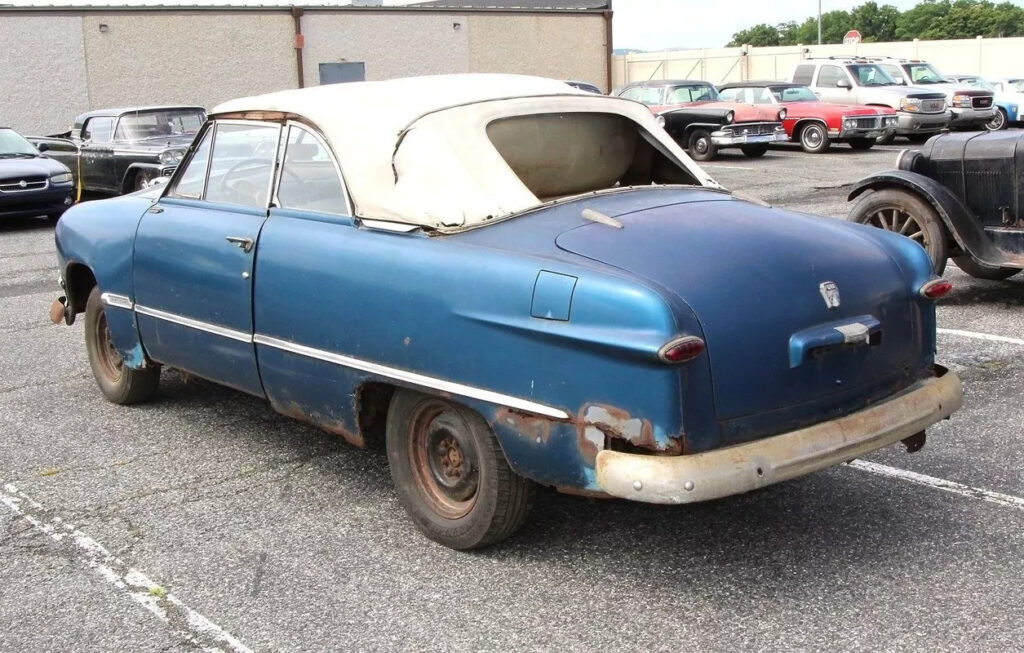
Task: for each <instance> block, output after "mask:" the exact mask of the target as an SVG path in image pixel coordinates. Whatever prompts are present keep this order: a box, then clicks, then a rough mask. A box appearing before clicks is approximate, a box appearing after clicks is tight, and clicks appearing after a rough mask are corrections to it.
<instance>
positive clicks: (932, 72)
mask: <svg viewBox="0 0 1024 653" xmlns="http://www.w3.org/2000/svg"><path fill="white" fill-rule="evenodd" d="M903 69H904V70H906V71H907V75H909V76H910V83H911V84H946V83H948V82H946V78H945V77H943V76H942V73H940V72H939V71H938V70H936V69H935V66H933V65H931V64H930V63H908V64H906V65H905V66H904V67H903Z"/></svg>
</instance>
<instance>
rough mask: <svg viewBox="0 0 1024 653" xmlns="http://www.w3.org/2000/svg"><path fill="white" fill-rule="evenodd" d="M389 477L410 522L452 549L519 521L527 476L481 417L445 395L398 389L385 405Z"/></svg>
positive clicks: (511, 528)
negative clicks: (515, 466) (511, 463)
mask: <svg viewBox="0 0 1024 653" xmlns="http://www.w3.org/2000/svg"><path fill="white" fill-rule="evenodd" d="M386 430H387V436H386V441H387V450H388V464H389V467H390V469H391V478H392V479H393V480H394V482H395V489H396V490H397V491H398V496H399V498H400V499H401V501H402V505H403V506H404V507H405V509H406V511H408V513H409V516H410V517H412V519H413V522H415V524H416V527H417V528H419V529H420V530H421V531H422V532H423V533H424V534H425V535H426V536H427V537H429V538H430V539H432V540H434V541H436V542H440V543H441V544H444V545H445V546H448V547H451V548H453V549H473V548H477V547H481V546H486V545H488V544H493V543H494V542H498V541H500V540H503V539H505V538H507V537H509V536H510V535H512V533H514V532H515V531H516V530H518V528H519V527H520V526H521V525H522V524H523V522H524V521H525V520H526V515H527V513H528V512H529V508H530V503H531V501H532V496H533V483H532V482H531V481H529V480H527V479H525V478H523V477H521V476H518V475H517V474H516V473H515V472H513V471H512V469H511V468H510V467H509V465H508V462H507V461H506V460H505V455H504V453H503V452H502V450H501V447H500V446H499V444H498V441H497V440H496V439H495V437H494V434H493V433H492V432H491V429H490V427H489V426H488V424H487V422H485V421H484V419H483V418H482V417H481V416H480V415H479V414H477V413H476V412H474V411H472V410H470V409H469V408H467V407H465V406H463V405H461V404H457V403H454V402H451V401H447V400H444V399H439V398H437V397H432V396H429V395H425V394H421V393H418V392H413V391H411V390H397V391H396V392H395V394H394V397H393V398H392V399H391V404H390V405H389V407H388V421H387V429H386Z"/></svg>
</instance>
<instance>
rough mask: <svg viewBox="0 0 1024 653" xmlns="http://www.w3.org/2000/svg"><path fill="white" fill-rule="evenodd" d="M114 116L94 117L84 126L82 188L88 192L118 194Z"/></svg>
mask: <svg viewBox="0 0 1024 653" xmlns="http://www.w3.org/2000/svg"><path fill="white" fill-rule="evenodd" d="M113 135H114V118H113V117H112V116H93V117H92V118H89V119H88V120H86V121H85V124H84V125H82V145H81V154H80V156H81V157H82V186H83V188H85V189H86V190H91V191H104V192H116V191H118V190H119V187H118V185H117V184H116V183H114V181H113V179H114V148H113V145H112V144H111V141H112V140H113Z"/></svg>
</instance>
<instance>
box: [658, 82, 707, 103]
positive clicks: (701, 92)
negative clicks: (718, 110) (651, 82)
mask: <svg viewBox="0 0 1024 653" xmlns="http://www.w3.org/2000/svg"><path fill="white" fill-rule="evenodd" d="M717 99H718V91H716V90H715V87H714V86H711V85H710V84H688V85H686V86H673V87H671V88H670V89H669V91H668V96H667V97H666V98H665V104H682V103H684V102H714V101H715V100H717Z"/></svg>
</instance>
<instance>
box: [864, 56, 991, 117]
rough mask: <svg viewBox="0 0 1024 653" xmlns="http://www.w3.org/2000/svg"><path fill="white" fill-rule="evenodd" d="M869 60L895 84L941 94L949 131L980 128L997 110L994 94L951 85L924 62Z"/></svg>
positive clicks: (887, 59) (981, 89)
mask: <svg viewBox="0 0 1024 653" xmlns="http://www.w3.org/2000/svg"><path fill="white" fill-rule="evenodd" d="M870 59H871V60H872V61H876V62H877V63H878V65H879V66H881V67H882V70H884V71H885V72H887V73H889V76H890V77H892V78H893V79H895V80H896V82H897V83H899V84H903V85H913V86H919V87H921V88H928V89H934V90H936V91H942V92H943V93H945V94H946V106H948V107H949V110H950V112H951V113H952V114H953V118H952V119H951V120H950V121H949V127H950V129H968V130H970V129H982V128H983V127H984V126H985V125H987V124H988V123H990V122H992V119H993V118H995V114H996V112H997V109H996V105H995V92H994V91H990V90H988V89H986V88H980V87H977V86H968V85H965V84H957V83H955V82H951V80H949V79H948V78H947V77H946V76H945V75H943V74H942V73H941V72H939V69H938V68H936V67H935V66H933V65H932V64H930V63H928V62H927V61H921V60H919V59H898V58H894V57H878V58H870Z"/></svg>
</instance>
